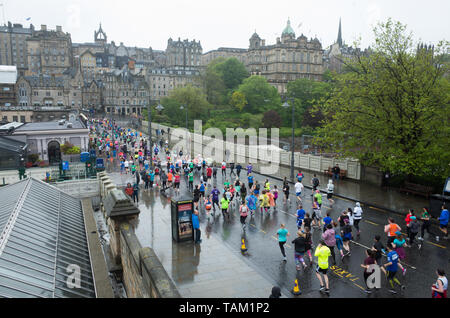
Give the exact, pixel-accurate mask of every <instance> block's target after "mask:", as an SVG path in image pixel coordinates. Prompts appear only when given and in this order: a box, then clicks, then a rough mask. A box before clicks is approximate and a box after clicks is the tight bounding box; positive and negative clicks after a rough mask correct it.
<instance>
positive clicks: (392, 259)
mask: <svg viewBox="0 0 450 318" xmlns="http://www.w3.org/2000/svg"><path fill="white" fill-rule="evenodd" d="M387 250H388V255H387V260H388V262H387V263H386V264H384V265H383V266H384V267H385V268H386V271H387V279H388V281H389V284H390V285H391V289H389V291H390V292H391V293H393V294H396V293H397V292H396V291H395V290H394V282H395V283H397V284H398V285H399V286H401V289H405V286H403V285H402V284H401V283H400V281H399V280H398V279H397V278H396V277H395V274H396V273H397V270H398V254H397V252H396V251H394V247H393V246H392V243H388V244H387Z"/></svg>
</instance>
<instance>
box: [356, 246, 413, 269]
mask: <svg viewBox="0 0 450 318" xmlns="http://www.w3.org/2000/svg"><path fill="white" fill-rule="evenodd" d="M350 242H352V243H354V244H356V245H359V246H361V247H364V248H365V249H368V250H370V249H371V248H370V247H367V246H365V245H363V244H360V243H358V242H355V241H352V240H350ZM383 255H384V256H386V255H385V254H383ZM400 263H402V264H404V265H406V266H408V267H411V268H412V269H417V268H416V267H414V266H412V265H409V264H407V263H405V262H403V261H401V262H400Z"/></svg>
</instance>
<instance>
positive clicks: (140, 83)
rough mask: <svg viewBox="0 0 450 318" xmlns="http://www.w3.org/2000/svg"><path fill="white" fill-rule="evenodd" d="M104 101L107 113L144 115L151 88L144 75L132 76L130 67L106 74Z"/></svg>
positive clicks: (104, 79)
mask: <svg viewBox="0 0 450 318" xmlns="http://www.w3.org/2000/svg"><path fill="white" fill-rule="evenodd" d="M103 87H104V90H103V101H104V107H105V112H106V113H111V112H112V113H113V114H121V115H131V114H135V115H137V116H140V115H142V109H143V108H144V107H146V105H147V103H148V91H149V87H148V84H147V82H146V80H145V77H144V76H143V75H133V74H131V72H130V70H129V69H128V67H126V66H125V67H124V68H123V69H122V70H113V71H111V72H108V73H106V74H104V78H103Z"/></svg>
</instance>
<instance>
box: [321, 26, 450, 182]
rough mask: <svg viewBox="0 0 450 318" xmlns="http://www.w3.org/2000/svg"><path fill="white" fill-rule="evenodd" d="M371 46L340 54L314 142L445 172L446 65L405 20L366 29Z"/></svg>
mask: <svg viewBox="0 0 450 318" xmlns="http://www.w3.org/2000/svg"><path fill="white" fill-rule="evenodd" d="M374 33H375V38H376V42H375V45H374V46H373V53H372V54H371V55H370V56H368V57H366V56H359V57H357V58H355V59H354V60H353V61H347V62H346V63H347V64H348V65H347V66H348V69H349V71H348V72H347V73H345V74H338V75H336V78H335V80H336V88H335V89H334V91H333V93H332V96H331V98H330V100H328V102H327V103H326V104H325V105H324V108H323V109H322V111H323V113H324V115H325V119H324V126H323V128H321V129H320V138H318V139H317V142H320V143H321V144H322V145H326V146H328V148H329V149H331V150H334V151H337V152H340V153H342V154H343V155H345V156H348V157H354V158H358V159H360V160H361V162H362V163H363V164H367V165H377V166H378V167H380V168H381V169H383V170H385V171H391V172H393V173H397V174H403V175H408V176H412V175H416V176H427V175H428V176H435V177H440V178H442V176H448V175H449V174H450V166H449V162H450V125H449V124H448V123H449V122H450V84H449V80H448V78H446V77H445V76H444V74H445V73H446V72H448V70H449V68H448V64H445V63H443V62H442V61H441V56H442V54H440V53H441V52H442V51H444V52H445V51H446V50H447V49H448V42H445V43H444V42H441V43H440V44H439V45H438V46H437V47H436V48H435V49H434V51H433V50H431V49H417V46H416V45H413V41H412V34H411V33H407V32H406V27H405V26H404V25H402V24H401V23H399V22H393V21H392V20H391V19H389V20H388V21H387V22H385V23H380V24H378V26H377V27H375V28H374Z"/></svg>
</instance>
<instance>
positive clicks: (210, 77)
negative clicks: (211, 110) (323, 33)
mask: <svg viewBox="0 0 450 318" xmlns="http://www.w3.org/2000/svg"><path fill="white" fill-rule="evenodd" d="M224 61H225V59H224V58H218V59H215V60H213V61H212V62H211V63H209V65H208V66H207V67H206V69H205V70H204V71H203V72H202V73H201V75H200V82H201V86H202V87H203V89H204V91H205V94H206V99H207V101H208V102H209V103H211V104H214V105H220V104H223V103H224V102H225V97H226V94H227V90H226V87H225V83H224V81H223V78H222V76H221V74H220V73H219V72H218V71H217V69H216V68H215V66H216V65H217V64H220V63H223V62H224Z"/></svg>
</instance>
